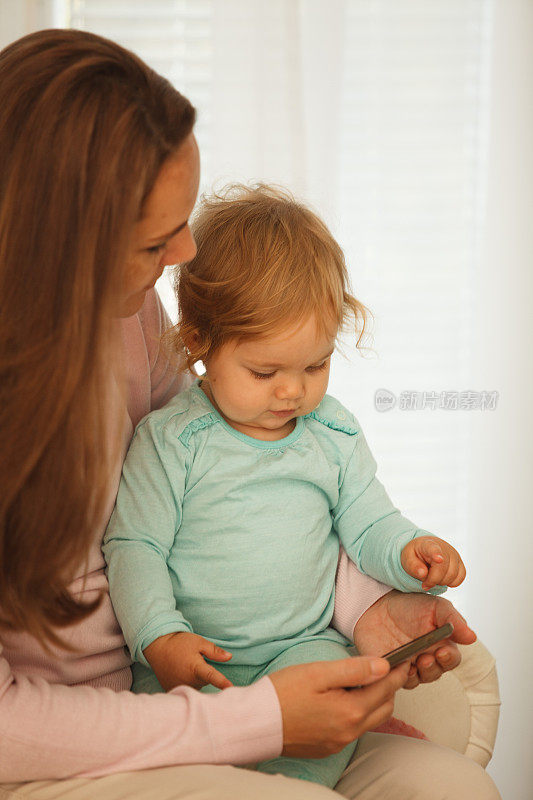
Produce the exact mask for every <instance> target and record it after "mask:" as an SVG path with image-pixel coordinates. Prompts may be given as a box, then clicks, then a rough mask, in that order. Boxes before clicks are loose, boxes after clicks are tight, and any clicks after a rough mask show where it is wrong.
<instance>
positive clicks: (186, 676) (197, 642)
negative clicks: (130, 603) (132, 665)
mask: <svg viewBox="0 0 533 800" xmlns="http://www.w3.org/2000/svg"><path fill="white" fill-rule="evenodd" d="M143 652H144V655H145V657H146V660H147V661H148V663H149V664H150V666H151V667H152V669H153V671H154V672H155V675H156V677H157V680H158V681H159V683H160V684H161V686H162V687H163V689H165V691H168V690H169V689H173V688H174V686H180V685H182V684H185V685H186V686H192V687H193V688H194V689H201V688H202V686H206V684H208V683H210V684H212V685H213V686H216V687H218V688H219V689H227V688H228V686H232V685H233V684H232V683H231V681H229V680H228V679H227V678H226V677H225V676H224V675H222V673H221V672H219V671H218V670H216V669H215V668H214V667H213V665H212V664H207V663H206V661H205V660H204V656H205V658H210V659H211V660H212V661H229V660H230V658H231V653H228V652H227V651H226V650H222V648H221V647H217V645H216V644H213V642H210V641H209V640H208V639H204V638H203V637H202V636H198V635H197V634H196V633H188V632H186V631H180V632H179V633H168V634H167V635H166V636H160V637H159V639H156V640H155V641H153V642H152V643H151V644H149V645H148V647H147V648H146V649H145V650H144V651H143Z"/></svg>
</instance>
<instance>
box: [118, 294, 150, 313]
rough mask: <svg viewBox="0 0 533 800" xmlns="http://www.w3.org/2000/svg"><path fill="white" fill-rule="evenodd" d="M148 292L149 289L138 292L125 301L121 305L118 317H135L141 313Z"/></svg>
mask: <svg viewBox="0 0 533 800" xmlns="http://www.w3.org/2000/svg"><path fill="white" fill-rule="evenodd" d="M147 291H148V289H143V290H142V291H140V292H136V294H132V295H130V296H129V297H127V298H126V299H125V300H123V301H122V303H121V305H120V309H119V313H118V316H119V317H133V315H134V314H136V313H137V312H138V311H140V310H141V308H142V305H143V303H144V299H145V297H146V292H147Z"/></svg>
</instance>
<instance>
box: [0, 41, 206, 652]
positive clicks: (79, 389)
mask: <svg viewBox="0 0 533 800" xmlns="http://www.w3.org/2000/svg"><path fill="white" fill-rule="evenodd" d="M194 117H195V112H194V109H193V107H192V106H191V104H190V103H189V101H188V100H186V99H185V98H184V97H183V96H182V95H180V94H179V93H178V92H177V91H176V90H175V89H174V88H173V87H172V86H171V85H170V84H169V83H168V82H167V81H166V80H165V79H163V78H162V77H160V76H159V75H157V74H156V73H155V72H153V70H151V69H149V68H148V67H147V66H146V65H145V64H144V63H143V62H142V61H141V60H140V59H139V58H137V57H136V56H135V55H134V54H133V53H130V52H128V51H127V50H124V49H123V48H121V47H120V46H118V45H117V44H115V43H113V42H110V41H108V40H106V39H103V38H101V37H99V36H96V35H94V34H90V33H85V32H82V31H75V30H48V31H39V32H38V33H35V34H31V35H30V36H26V37H24V38H23V39H20V40H18V41H17V42H14V43H13V44H11V45H10V46H8V47H7V48H6V49H5V50H3V51H2V52H1V53H0V442H1V445H0V446H1V457H0V628H1V627H3V628H4V629H11V630H24V631H28V632H30V633H31V634H33V635H34V636H36V637H37V638H39V639H40V640H41V641H42V642H46V641H49V642H51V643H55V644H61V638H60V637H59V636H58V634H57V633H54V627H56V626H59V627H61V626H65V625H69V624H72V623H75V622H77V621H79V620H81V619H83V618H84V617H86V616H87V615H88V614H90V613H91V611H92V610H93V609H94V608H95V607H96V605H97V603H93V604H91V605H86V604H83V603H81V602H79V601H77V600H76V599H75V598H74V597H73V596H71V595H70V594H69V592H68V590H67V586H68V584H69V582H70V580H72V578H74V577H75V576H77V575H80V574H82V570H83V564H84V561H85V560H86V558H87V555H88V551H89V547H90V544H91V541H92V539H93V538H94V536H95V531H96V529H97V528H98V526H99V525H100V526H101V524H102V522H103V519H102V516H103V511H104V504H105V500H106V496H107V493H108V491H109V482H110V477H111V474H112V471H113V466H115V467H116V459H117V457H118V446H119V443H118V440H119V432H120V431H119V422H118V418H117V416H114V415H113V412H112V409H113V407H115V408H116V409H117V414H118V408H117V406H116V402H115V405H113V404H114V399H113V397H114V396H113V390H112V385H113V381H112V375H113V369H114V366H113V364H114V359H115V362H116V357H117V349H116V348H117V345H118V342H117V328H118V326H117V323H116V320H114V319H113V317H114V315H115V316H116V309H117V303H118V297H119V291H120V282H121V279H122V270H123V267H124V261H125V254H126V249H127V243H128V239H129V236H130V235H131V231H132V229H133V225H134V224H135V221H136V220H137V219H138V218H139V216H140V213H141V209H142V204H143V201H144V200H145V199H146V197H147V195H148V194H149V192H150V190H151V188H152V187H153V185H154V182H155V179H156V177H157V175H158V172H159V170H160V168H161V166H162V164H163V162H164V160H165V159H166V158H167V157H168V156H169V155H170V154H171V153H173V152H174V151H175V150H176V148H177V147H179V145H180V144H181V143H182V141H183V140H184V139H185V138H186V136H187V135H188V134H189V133H190V131H191V130H192V127H193V124H194ZM115 366H116V363H115Z"/></svg>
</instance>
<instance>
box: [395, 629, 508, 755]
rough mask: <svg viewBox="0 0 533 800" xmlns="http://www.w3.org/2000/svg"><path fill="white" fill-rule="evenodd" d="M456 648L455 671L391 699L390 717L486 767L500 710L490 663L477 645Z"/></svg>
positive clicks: (480, 644) (491, 660)
mask: <svg viewBox="0 0 533 800" xmlns="http://www.w3.org/2000/svg"><path fill="white" fill-rule="evenodd" d="M458 647H459V649H460V651H461V655H462V661H461V664H460V665H459V666H458V667H457V668H456V669H454V670H452V671H450V672H446V673H445V674H444V675H443V676H442V677H441V678H440V679H439V680H438V681H435V682H434V683H426V684H421V685H420V686H417V688H416V689H411V690H407V689H400V691H398V692H397V693H396V701H395V705H394V716H395V717H397V718H398V719H401V720H403V721H404V722H407V723H408V724H410V725H414V727H415V728H418V729H419V730H421V731H422V732H423V733H425V735H426V736H427V737H428V739H430V740H431V741H432V742H435V743H437V744H442V745H446V746H447V747H451V748H452V749H453V750H457V752H459V753H463V755H466V756H468V757H469V758H471V759H472V760H473V761H476V762H477V763H478V764H481V766H482V767H486V766H487V764H488V763H489V761H490V759H491V757H492V753H493V750H494V742H495V740H496V732H497V729H498V717H499V714H500V705H501V701H500V693H499V687H498V677H497V674H496V662H495V659H494V658H493V656H492V655H491V653H489V651H488V650H487V648H486V647H485V646H484V645H483V644H482V643H481V642H480V641H479V640H478V641H476V642H475V643H474V644H471V645H458Z"/></svg>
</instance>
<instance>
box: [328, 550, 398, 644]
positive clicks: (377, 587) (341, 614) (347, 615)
mask: <svg viewBox="0 0 533 800" xmlns="http://www.w3.org/2000/svg"><path fill="white" fill-rule="evenodd" d="M391 591H392V588H391V587H390V586H387V585H386V584H385V583H380V582H379V581H376V580H374V578H370V577H369V576H368V575H363V574H362V573H361V572H359V570H358V569H357V567H356V566H355V565H354V564H353V563H352V562H351V561H350V559H349V558H348V556H347V555H346V552H345V550H344V548H342V547H341V549H340V557H339V563H338V565H337V577H336V582H335V610H334V612H333V619H332V620H331V624H332V625H333V627H334V628H336V629H337V630H338V631H340V632H341V633H342V634H344V636H346V638H347V639H350V641H353V631H354V628H355V626H356V624H357V622H359V620H360V618H361V617H362V616H363V614H364V613H365V611H366V610H367V609H368V608H370V606H372V605H374V603H375V602H376V601H377V600H379V598H380V597H383V595H384V594H387V592H391Z"/></svg>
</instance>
